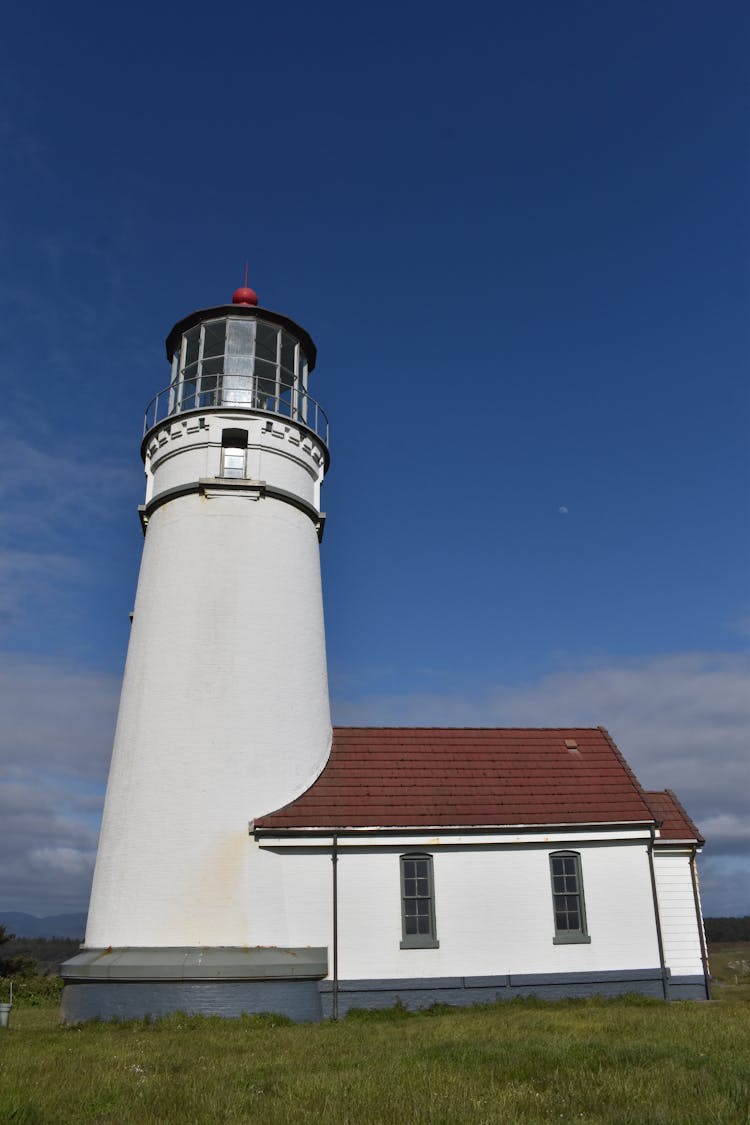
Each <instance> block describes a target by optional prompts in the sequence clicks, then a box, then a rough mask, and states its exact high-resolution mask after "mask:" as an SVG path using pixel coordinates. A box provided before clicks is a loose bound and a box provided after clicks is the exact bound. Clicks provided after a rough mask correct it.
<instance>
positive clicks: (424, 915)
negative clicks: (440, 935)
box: [401, 852, 439, 949]
mask: <svg viewBox="0 0 750 1125" xmlns="http://www.w3.org/2000/svg"><path fill="white" fill-rule="evenodd" d="M401 930H402V938H401V948H402V949H437V947H438V945H439V942H438V940H437V933H436V930H435V887H434V882H433V878H432V856H431V855H422V854H420V853H416V852H414V853H412V854H409V855H402V856H401Z"/></svg>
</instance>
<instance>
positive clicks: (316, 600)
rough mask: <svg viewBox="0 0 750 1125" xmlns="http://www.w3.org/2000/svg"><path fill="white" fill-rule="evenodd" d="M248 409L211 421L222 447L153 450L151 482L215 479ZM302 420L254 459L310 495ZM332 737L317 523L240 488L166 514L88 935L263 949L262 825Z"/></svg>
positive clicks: (127, 690) (139, 626) (135, 645)
mask: <svg viewBox="0 0 750 1125" xmlns="http://www.w3.org/2000/svg"><path fill="white" fill-rule="evenodd" d="M243 421H244V422H245V424H246V428H249V427H248V426H247V423H248V422H252V424H253V425H254V424H255V421H256V420H255V419H243V418H242V417H241V416H238V414H237V413H236V412H232V413H231V414H228V415H227V416H226V417H219V416H216V415H214V416H212V417H211V421H210V424H209V430H210V431H211V432H212V433H213V431H214V430H215V431H216V433H217V434H218V444H211V443H206V442H205V440H204V437H203V436H201V430H200V427H198V428H197V429H196V431H195V434H194V435H188V434H187V433H185V434H184V435H183V436H182V437H180V438H174V439H172V438H171V437H169V439H168V441H166V442H165V443H164V445H165V446H168V447H170V448H172V447H174V448H177V449H179V450H181V451H182V452H178V453H177V454H176V455H173V456H170V457H168V458H167V457H166V456H162V459H161V460H160V461H159V460H158V457H157V456H156V455H154V456H152V459H151V466H152V475H153V479H152V482H151V488H152V491H153V494H154V495H156V494H158V493H159V492H160V491H162V490H163V488H164V487H165V486H167V487H174V486H175V485H176V484H177V485H179V484H184V483H190V482H191V481H192V480H194V479H197V478H198V477H199V476H213V475H214V474H215V473H217V472H218V469H219V461H218V458H219V456H220V441H221V433H220V431H221V428H223V426H237V425H240V424H241V423H242V422H243ZM175 424H176V423H175ZM259 424H260V421H259ZM290 432H291V431H290V430H285V432H284V435H282V436H281V437H278V438H273V437H268V438H267V439H264V440H267V441H268V442H269V443H270V442H275V443H276V444H275V445H269V447H268V448H266V447H265V446H264V448H263V449H262V450H256V451H255V453H254V454H253V455H254V456H257V457H259V458H261V463H260V465H259V466H256V467H255V468H256V469H259V475H261V476H262V479H264V480H266V481H267V482H268V483H269V484H276V485H277V486H278V487H285V488H297V489H298V490H299V492H300V493H301V494H303V497H302V498H304V499H305V500H307V501H308V502H312V501H313V499H314V497H315V490H316V488H317V486H318V484H319V480H320V477H321V476H322V469H321V468H320V467H319V465H317V464H316V462H315V459H314V458H313V456H312V454H311V453H309V452H305V451H304V449H303V448H302V447H301V446H297V447H295V446H293V445H292V444H290V443H291V437H290ZM269 433H270V431H269ZM193 439H194V440H193ZM261 444H262V443H261ZM160 448H161V447H160ZM311 448H312V447H311ZM315 448H316V451H317V454H318V456H320V458H321V461H322V455H321V451H320V448H319V447H318V446H316V447H315ZM290 449H294V455H293V456H290V455H288V454H289V450H290ZM295 458H296V460H295ZM304 458H306V459H307V462H308V464H307V465H303V464H302V463H301V459H304ZM251 471H254V470H253V467H251ZM330 742H331V723H330V713H329V704H328V684H327V674H326V658H325V636H324V626H323V604H322V595H321V583H320V560H319V546H318V540H317V534H316V530H315V527H314V525H313V523H312V521H311V520H310V518H308V516H306V515H305V514H303V513H302V512H300V511H299V510H298V509H296V508H294V507H292V506H291V505H289V504H286V503H283V502H281V501H279V500H275V499H272V498H261V499H249V498H248V497H247V496H243V495H240V494H233V493H231V492H229V493H224V494H221V495H213V496H211V497H207V496H200V495H197V494H191V495H186V496H182V497H179V498H177V499H174V500H171V501H169V502H168V503H166V504H164V505H163V506H161V507H159V508H157V509H156V510H155V511H154V512H153V514H152V516H151V519H150V521H149V524H148V530H147V534H146V539H145V543H144V551H143V559H142V563H141V570H140V576H139V580H138V592H137V597H136V601H135V610H134V619H133V627H132V632H131V637H130V645H129V649H128V657H127V662H126V668H125V676H124V681H123V688H122V695H121V701H120V712H119V716H118V721H117V729H116V733H115V742H114V749H113V756H112V764H111V768H110V776H109V782H108V786H107V797H106V802H105V810H104V818H103V823H102V830H101V836H100V842H99V851H98V855H97V863H96V871H95V875H94V885H93V890H92V896H91V905H90V910H89V922H88V928H87V933H86V944H87V945H88V946H90V947H93V948H99V947H107V946H110V945H112V946H123V945H129V946H144V945H145V946H154V945H156V946H159V945H246V944H248V943H249V941H250V933H251V931H252V932H256V929H257V920H258V903H257V896H256V894H255V892H254V887H253V882H254V876H253V857H255V856H257V849H256V848H255V846H254V844H253V842H252V841H251V840H250V839H249V836H248V821H249V820H251V819H253V818H254V817H256V816H259V815H260V814H262V813H265V812H270V811H272V810H274V809H276V808H278V807H280V806H282V805H284V804H286V803H287V802H288V801H290V800H292V799H293V798H294V797H296V796H298V795H299V794H300V793H301V792H303V791H304V790H305V789H306V788H307V787H308V786H309V785H310V784H311V782H312V781H313V780H314V779H315V777H316V776H317V775H318V773H319V772H320V770H321V769H322V768H323V765H324V764H325V762H326V760H327V757H328V753H329V750H330ZM266 906H268V903H266ZM281 924H282V923H281V922H279V925H280V926H281ZM259 943H261V942H260V939H259ZM263 944H266V943H263ZM306 944H307V943H306Z"/></svg>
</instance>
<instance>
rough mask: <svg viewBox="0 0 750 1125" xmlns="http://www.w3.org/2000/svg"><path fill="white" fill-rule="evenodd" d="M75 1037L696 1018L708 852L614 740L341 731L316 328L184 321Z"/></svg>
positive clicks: (158, 406) (156, 412) (82, 958)
mask: <svg viewBox="0 0 750 1125" xmlns="http://www.w3.org/2000/svg"><path fill="white" fill-rule="evenodd" d="M167 355H168V358H169V361H170V363H171V370H172V374H171V379H170V383H169V386H168V387H166V388H165V390H164V391H162V392H160V394H159V395H157V396H156V398H155V399H154V400H153V402H152V403H151V405H150V406H149V410H148V413H147V419H146V425H145V428H144V438H143V443H142V454H143V457H144V462H145V466H146V502H145V504H144V506H143V508H142V509H141V518H142V524H143V528H144V535H145V544H144V552H143V560H142V564H141V571H140V577H139V582H138V593H137V597H136V604H135V611H134V618H133V629H132V634H131V639H130V645H129V649H128V658H127V664H126V669H125V676H124V681H123V689H122V697H121V702H120V712H119V717H118V723H117V730H116V734H115V744H114V749H113V755H112V765H111V769H110V776H109V782H108V787H107V797H106V802H105V811H104V818H103V824H102V832H101V838H100V843H99V851H98V855H97V865H96V872H95V876H94V885H93V889H92V897H91V906H90V911H89V921H88V928H87V932H86V939H85V944H84V947H83V949H82V952H81V953H80V954H79V955H78V956H76V957H74V958H73V959H72V960H70V961H68V962H67V963H66V965H65V966H64V967H63V976H64V978H65V981H66V988H65V993H64V997H63V1015H64V1017H65V1018H66V1019H68V1020H81V1019H88V1018H94V1017H98V1018H113V1017H130V1016H142V1015H145V1014H147V1013H148V1014H152V1015H159V1014H163V1013H167V1012H170V1011H175V1010H186V1011H194V1012H205V1013H220V1014H225V1015H238V1014H239V1013H241V1012H243V1011H245V1012H258V1011H279V1012H285V1013H288V1014H289V1015H291V1016H293V1017H294V1018H297V1019H320V1018H321V1017H323V1016H330V1015H333V1016H337V1015H338V1014H340V1013H342V1012H344V1011H346V1010H347V1009H349V1008H351V1007H375V1006H378V1007H379V1006H387V1005H392V1004H393V1003H395V1002H396V1001H397V1000H400V1001H401V1002H402V1003H404V1004H406V1005H408V1006H415V1007H422V1006H426V1005H429V1004H432V1003H434V1002H436V1001H440V1002H447V1003H455V1004H468V1003H473V1002H477V1001H484V1000H487V999H494V998H496V997H510V996H513V995H518V994H525V993H535V994H537V995H540V996H563V995H587V994H592V993H601V994H605V995H615V994H618V993H622V992H633V991H636V992H643V993H647V994H650V995H654V996H663V997H666V998H670V997H671V998H680V997H685V998H687V997H706V996H707V995H708V968H707V961H706V954H705V942H704V937H703V927H702V920H701V914H700V902H699V897H698V886H697V879H696V873H695V854H696V851H697V850H699V849H700V847H701V846H702V844H703V840H702V838H701V837H700V834H699V833H698V831H697V829H696V828H695V826H694V825H693V824H692V822H691V821H690V819H689V818H688V816H687V814H686V813H685V812H684V810H683V809H682V808H681V806H680V805H679V803H678V802H677V799H676V798H675V797H674V795H673V794H671V792H670V791H667V792H665V793H646V792H645V791H644V790H643V789H642V788H641V786H640V785H639V783H638V781H637V779H636V778H635V777H634V775H633V773H632V772H631V770H630V769H629V767H628V766H627V764H626V762H625V760H624V759H623V757H622V755H621V754H620V752H619V750H618V749H617V747H616V746H615V744H614V742H613V741H612V740H611V738H610V737H609V735H608V734H607V732H606V731H604V730H602V729H601V728H595V729H572V730H571V729H564V730H562V729H560V730H556V729H540V730H535V729H530V730H520V729H519V730H514V729H508V730H506V729H500V730H485V729H482V730H471V729H459V730H445V729H424V730H423V729H384V728H363V729H354V728H344V729H337V730H335V731H332V729H331V723H330V714H329V704H328V688H327V677H326V659H325V640H324V627H323V605H322V596H321V584H320V562H319V551H318V542H319V538H320V536H321V535H322V530H323V524H324V516H323V514H322V511H321V506H320V488H321V484H322V481H323V475H324V472H325V469H326V467H327V464H328V449H327V441H328V433H327V420H326V418H325V415H324V413H323V411H322V409H321V408H320V407H319V405H318V404H317V403H316V402H315V400H314V399H313V398H312V397H311V396H310V394H309V391H308V377H309V374H310V372H311V371H312V369H313V367H314V365H315V346H314V344H313V342H312V340H311V339H310V337H309V335H308V334H307V333H306V332H305V330H304V329H302V328H300V326H299V325H297V324H295V323H294V322H293V321H291V320H290V319H289V318H288V317H285V316H282V315H281V314H278V313H274V312H270V311H269V310H264V309H260V308H258V307H257V298H256V297H255V294H254V293H253V292H252V290H248V289H241V290H238V291H237V293H235V295H234V299H233V303H232V304H231V305H226V306H219V307H217V308H212V309H207V310H203V311H201V312H197V313H194V314H192V315H191V316H189V317H186V318H185V319H184V320H182V321H180V322H179V323H178V324H177V325H176V326H175V328H174V329H173V330H172V332H171V333H170V335H169V337H168V339H167Z"/></svg>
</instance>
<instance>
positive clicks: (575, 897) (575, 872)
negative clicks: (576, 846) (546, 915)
mask: <svg viewBox="0 0 750 1125" xmlns="http://www.w3.org/2000/svg"><path fill="white" fill-rule="evenodd" d="M549 875H550V887H551V891H552V920H553V922H554V925H555V936H554V937H553V939H552V941H553V944H554V945H587V944H589V943H590V942H591V937H590V935H589V932H588V929H587V924H586V903H585V901H584V897H583V871H582V867H581V853H580V852H575V851H567V850H566V851H556V852H550V854H549ZM571 921H573V922H576V923H577V924H575V925H572V926H571V925H570V924H569V923H570V922H571Z"/></svg>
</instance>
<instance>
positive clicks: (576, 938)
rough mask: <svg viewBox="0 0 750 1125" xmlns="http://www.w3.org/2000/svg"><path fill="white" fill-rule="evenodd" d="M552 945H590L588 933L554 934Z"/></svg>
mask: <svg viewBox="0 0 750 1125" xmlns="http://www.w3.org/2000/svg"><path fill="white" fill-rule="evenodd" d="M552 944H553V945H591V938H590V937H589V935H588V934H555V936H554V937H553V939H552Z"/></svg>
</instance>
